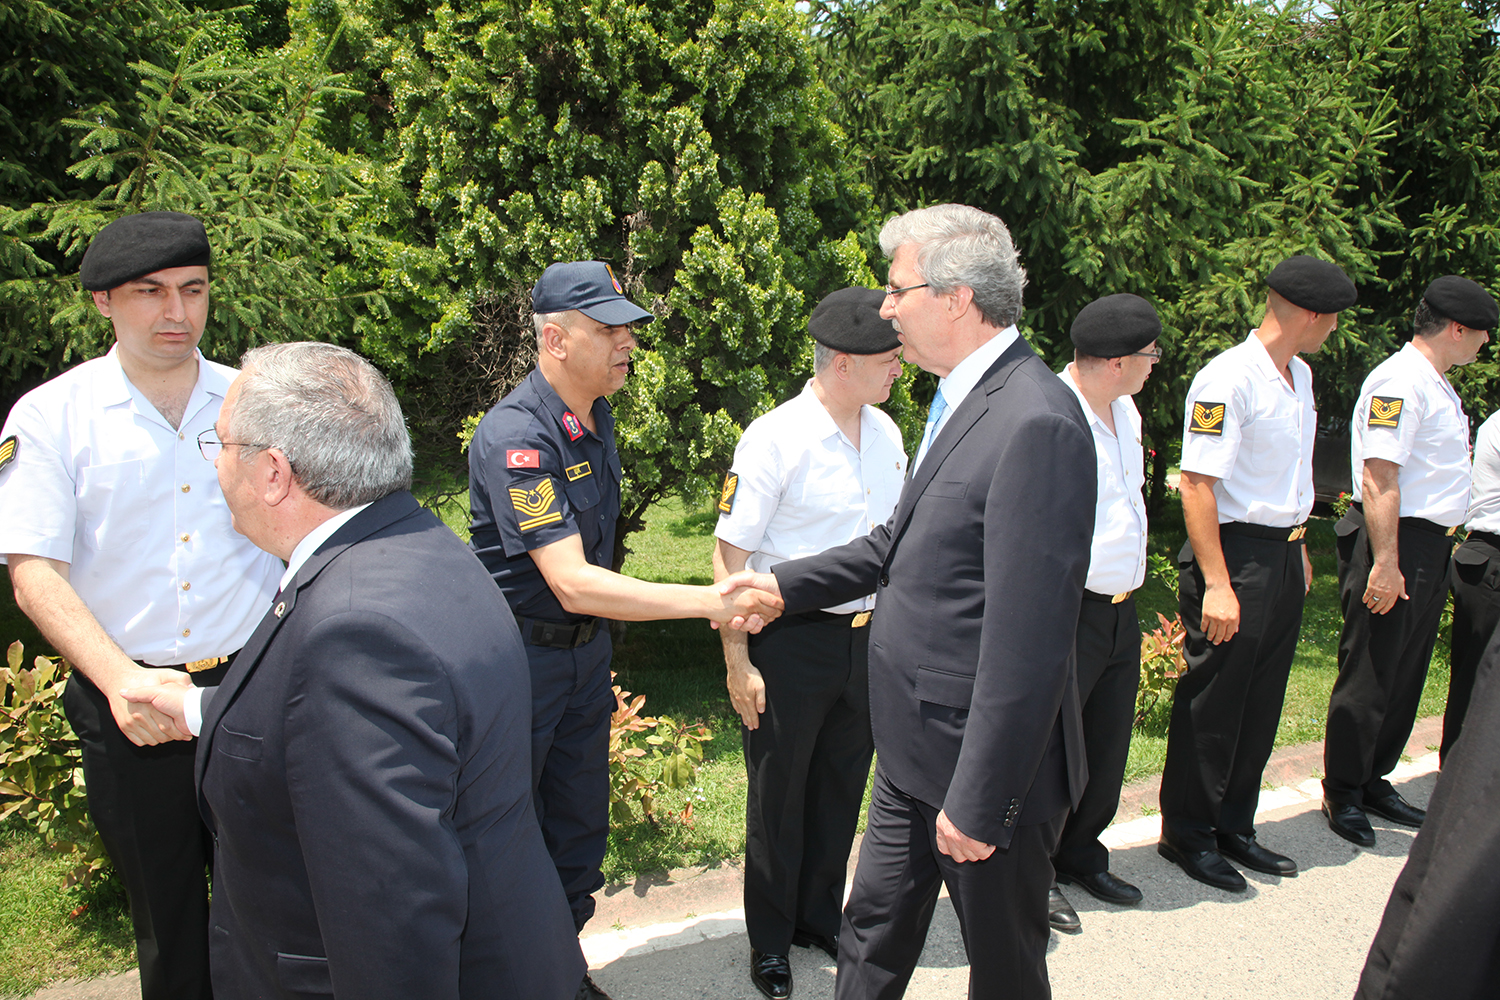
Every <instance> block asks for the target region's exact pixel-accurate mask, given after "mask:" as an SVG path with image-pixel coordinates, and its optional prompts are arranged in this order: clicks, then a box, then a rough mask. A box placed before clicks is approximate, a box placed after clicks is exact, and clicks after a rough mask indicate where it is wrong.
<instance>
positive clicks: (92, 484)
mask: <svg viewBox="0 0 1500 1000" xmlns="http://www.w3.org/2000/svg"><path fill="white" fill-rule="evenodd" d="M157 500H158V498H157V497H154V496H152V495H151V487H150V486H149V485H148V481H147V476H146V462H145V460H144V459H136V460H135V461H131V462H112V463H110V464H109V465H91V466H88V467H86V468H84V469H81V470H79V473H78V526H79V529H80V530H79V531H78V537H79V538H80V539H81V540H82V541H83V542H84V543H85V544H86V545H88V547H89V548H91V549H93V550H94V551H96V552H104V551H118V550H120V549H128V548H130V547H132V546H134V545H136V544H138V543H139V542H140V541H141V540H142V539H144V538H145V537H146V530H147V527H148V525H149V522H150V518H149V515H148V514H147V512H148V511H150V510H151V509H152V506H153V504H154V503H155V502H156V501H157Z"/></svg>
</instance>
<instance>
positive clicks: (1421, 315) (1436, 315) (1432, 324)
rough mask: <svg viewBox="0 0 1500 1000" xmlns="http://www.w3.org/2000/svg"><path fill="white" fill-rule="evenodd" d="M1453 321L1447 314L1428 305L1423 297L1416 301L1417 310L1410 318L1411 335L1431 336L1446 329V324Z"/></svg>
mask: <svg viewBox="0 0 1500 1000" xmlns="http://www.w3.org/2000/svg"><path fill="white" fill-rule="evenodd" d="M1451 322H1453V321H1452V320H1450V319H1449V318H1448V317H1447V316H1444V315H1443V314H1442V313H1440V312H1438V311H1437V310H1436V309H1434V308H1432V306H1430V305H1428V303H1427V300H1426V299H1423V300H1422V301H1420V302H1418V303H1417V311H1416V312H1415V313H1413V314H1412V318H1411V335H1412V336H1413V337H1432V336H1436V335H1437V334H1439V333H1442V332H1443V331H1444V330H1446V329H1448V324H1449V323H1451Z"/></svg>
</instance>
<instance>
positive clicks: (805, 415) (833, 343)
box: [714, 288, 906, 1000]
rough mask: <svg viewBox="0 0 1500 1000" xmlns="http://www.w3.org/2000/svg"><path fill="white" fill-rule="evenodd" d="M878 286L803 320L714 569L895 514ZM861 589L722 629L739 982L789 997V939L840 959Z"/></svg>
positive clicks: (809, 544) (865, 602)
mask: <svg viewBox="0 0 1500 1000" xmlns="http://www.w3.org/2000/svg"><path fill="white" fill-rule="evenodd" d="M884 300H885V294H884V293H883V292H879V291H875V290H874V289H869V288H845V289H841V290H840V291H837V292H833V293H832V294H830V295H828V296H827V297H826V298H824V299H823V301H821V302H819V303H818V306H817V308H816V309H814V310H813V313H812V316H811V318H810V319H809V320H808V324H807V330H808V333H809V334H810V335H811V336H812V338H813V341H814V348H813V377H812V378H811V379H810V380H808V382H807V385H806V387H805V388H804V389H803V390H802V393H801V394H800V395H798V396H797V397H795V398H793V399H791V400H789V401H788V402H785V403H783V404H782V405H780V406H778V407H777V408H776V409H774V410H772V411H771V412H770V413H767V414H765V415H764V416H762V417H760V418H758V419H756V420H755V421H754V422H753V423H751V424H750V426H749V427H747V428H745V433H744V434H743V435H742V436H741V437H740V441H739V444H738V445H737V446H736V447H735V452H734V464H733V466H732V467H731V469H730V472H729V474H728V475H727V476H726V477H725V480H724V488H723V491H722V493H721V499H720V501H719V524H718V527H717V528H716V529H715V532H714V533H715V535H717V537H718V541H717V544H716V546H715V548H714V576H715V578H716V579H723V578H724V577H725V576H728V575H729V574H730V573H736V572H739V571H740V570H743V569H746V568H749V569H751V570H754V571H755V572H758V573H766V572H769V571H770V569H771V567H773V566H775V565H776V564H778V563H781V562H785V561H786V560H788V559H796V558H800V557H802V556H809V555H816V554H818V553H819V552H822V551H823V550H825V549H829V548H832V547H833V546H835V545H841V544H843V543H844V542H847V541H850V540H851V539H854V538H858V537H860V536H862V535H867V534H869V533H870V531H871V530H872V529H873V528H875V527H876V526H878V525H882V524H884V523H885V522H886V520H887V519H889V517H890V516H891V512H892V511H893V510H895V508H896V500H897V498H898V497H899V496H900V495H901V484H902V477H903V476H904V474H905V472H906V452H905V450H904V449H903V447H902V443H901V432H900V431H899V430H898V429H897V427H896V424H895V422H894V421H892V420H891V418H890V417H888V416H886V415H885V414H884V413H882V412H881V411H880V410H878V409H876V405H877V404H879V403H883V402H885V401H886V399H888V398H889V397H890V394H891V386H892V385H893V384H894V383H895V381H896V379H898V378H900V376H901V345H900V342H899V341H898V340H897V338H896V330H895V327H893V326H892V325H891V322H890V320H888V319H882V318H881V316H880V306H881V303H882V302H884ZM874 607H875V598H874V597H873V596H867V597H860V598H857V599H855V600H852V601H848V602H846V603H843V604H839V605H835V606H833V607H828V608H823V609H821V610H818V611H807V612H803V613H802V614H799V615H786V616H783V617H782V618H780V619H778V620H777V621H776V622H774V623H773V624H771V625H769V626H767V627H766V628H765V629H764V630H762V631H761V632H760V634H758V635H755V636H751V637H749V638H748V641H747V637H746V636H745V634H744V633H742V632H735V631H732V630H724V631H723V638H724V661H725V664H726V667H727V669H728V685H729V696H730V699H731V700H732V701H733V702H734V707H735V710H736V711H738V712H739V713H740V718H741V720H742V721H743V722H744V730H743V735H744V742H745V769H746V771H747V772H748V776H749V790H748V793H747V795H746V802H745V923H746V925H747V929H748V931H749V935H750V947H751V966H750V977H751V980H752V981H753V982H754V983H755V985H756V987H757V988H758V989H759V990H760V991H761V992H762V993H764V994H765V995H766V996H768V997H771V998H773V1000H784V998H785V997H788V996H790V995H791V992H792V978H791V966H790V964H789V963H788V959H787V951H788V947H789V945H792V944H796V945H800V946H802V947H818V948H821V949H822V950H823V951H825V952H827V953H828V955H829V956H830V957H833V958H837V957H838V934H839V922H840V920H841V910H842V908H843V901H844V873H845V870H846V867H847V863H848V858H849V847H850V844H851V843H852V842H853V839H854V828H855V825H856V824H857V822H858V820H859V807H860V802H861V800H862V798H863V796H864V790H865V780H866V778H868V777H869V773H870V757H871V755H872V753H873V750H874V744H873V742H872V740H871V737H870V704H869V667H868V641H869V634H870V630H869V628H867V626H868V625H869V623H870V616H871V612H872V611H873V609H874Z"/></svg>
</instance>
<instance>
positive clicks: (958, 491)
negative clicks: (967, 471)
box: [922, 479, 969, 500]
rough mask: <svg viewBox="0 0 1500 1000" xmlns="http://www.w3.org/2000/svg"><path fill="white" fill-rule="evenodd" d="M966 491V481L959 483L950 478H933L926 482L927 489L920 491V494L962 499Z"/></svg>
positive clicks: (967, 486) (967, 485)
mask: <svg viewBox="0 0 1500 1000" xmlns="http://www.w3.org/2000/svg"><path fill="white" fill-rule="evenodd" d="M968 492H969V484H968V483H967V482H963V483H959V482H953V481H951V480H949V481H947V482H944V481H942V480H938V479H934V480H933V481H932V482H930V483H928V484H927V489H925V490H923V491H922V495H923V496H929V497H951V498H952V499H954V500H962V499H963V498H964V495H965V494H966V493H968Z"/></svg>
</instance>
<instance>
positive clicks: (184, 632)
mask: <svg viewBox="0 0 1500 1000" xmlns="http://www.w3.org/2000/svg"><path fill="white" fill-rule="evenodd" d="M192 634H193V630H192V629H190V628H185V629H183V630H182V637H183V638H184V639H186V638H187V637H188V636H190V635H192Z"/></svg>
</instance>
